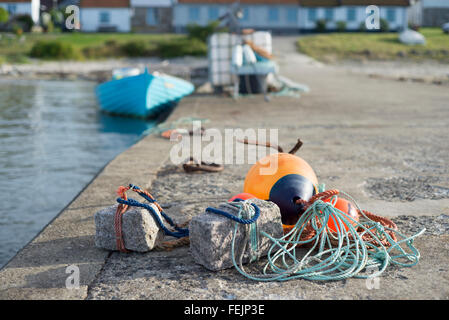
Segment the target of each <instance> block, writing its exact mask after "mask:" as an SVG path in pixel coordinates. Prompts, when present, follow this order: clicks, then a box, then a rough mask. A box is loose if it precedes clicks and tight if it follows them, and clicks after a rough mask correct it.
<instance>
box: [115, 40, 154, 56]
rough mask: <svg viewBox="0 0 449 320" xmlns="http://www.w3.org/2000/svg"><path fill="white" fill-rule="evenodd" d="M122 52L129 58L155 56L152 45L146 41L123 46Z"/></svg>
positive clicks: (134, 41) (135, 41)
mask: <svg viewBox="0 0 449 320" xmlns="http://www.w3.org/2000/svg"><path fill="white" fill-rule="evenodd" d="M120 50H121V52H122V53H123V54H124V55H125V56H128V57H148V56H152V55H154V51H155V50H152V48H151V46H150V44H149V43H148V42H147V41H144V40H133V41H129V42H126V43H125V44H122V45H121V47H120Z"/></svg>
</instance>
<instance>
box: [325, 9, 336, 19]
mask: <svg viewBox="0 0 449 320" xmlns="http://www.w3.org/2000/svg"><path fill="white" fill-rule="evenodd" d="M324 18H325V19H326V20H327V21H332V20H334V9H330V8H326V9H325V10H324Z"/></svg>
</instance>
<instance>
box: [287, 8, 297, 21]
mask: <svg viewBox="0 0 449 320" xmlns="http://www.w3.org/2000/svg"><path fill="white" fill-rule="evenodd" d="M286 10H287V21H288V22H296V21H298V10H296V8H295V9H286Z"/></svg>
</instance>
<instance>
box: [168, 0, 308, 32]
mask: <svg viewBox="0 0 449 320" xmlns="http://www.w3.org/2000/svg"><path fill="white" fill-rule="evenodd" d="M234 2H235V1H234V0H178V4H177V5H176V6H175V8H174V11H173V27H174V29H175V31H177V32H182V31H184V30H185V28H186V26H187V25H188V24H191V23H197V24H200V25H205V24H207V23H208V22H210V21H213V20H216V19H218V18H219V17H220V16H221V15H223V14H225V13H226V12H228V8H229V6H230V5H231V4H232V3H234ZM298 4H299V1H298V0H240V7H241V8H242V13H243V17H242V19H241V20H240V26H241V27H242V28H253V29H263V30H271V31H273V32H276V31H279V32H297V31H298V28H299V19H298V18H299V6H298Z"/></svg>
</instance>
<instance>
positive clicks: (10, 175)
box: [0, 80, 157, 267]
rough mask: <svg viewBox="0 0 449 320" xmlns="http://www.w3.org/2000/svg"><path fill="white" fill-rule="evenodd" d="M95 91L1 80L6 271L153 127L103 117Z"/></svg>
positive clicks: (86, 85) (68, 84)
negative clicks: (100, 173)
mask: <svg viewBox="0 0 449 320" xmlns="http://www.w3.org/2000/svg"><path fill="white" fill-rule="evenodd" d="M95 85H96V83H93V82H83V81H75V82H72V81H37V80H36V81H25V80H0V181H1V184H0V194H1V201H2V206H0V267H1V266H2V265H3V264H4V263H6V262H7V261H8V260H9V259H10V258H11V257H12V256H13V255H14V254H15V253H16V252H17V251H18V250H19V249H20V248H21V247H22V246H23V245H25V244H26V243H27V242H28V241H30V240H31V239H32V238H33V237H34V236H35V235H36V234H37V233H38V232H39V231H40V230H41V229H42V228H43V227H44V226H45V225H46V224H47V223H48V222H49V221H50V220H51V219H52V218H53V217H54V216H55V215H56V214H57V213H58V212H59V211H60V210H62V209H63V208H64V206H65V205H67V203H69V202H70V200H72V199H73V197H74V196H76V194H77V193H78V192H79V191H80V190H81V189H82V188H83V187H84V186H85V185H86V184H87V183H88V182H89V181H90V180H91V179H92V177H93V176H94V175H95V174H96V173H97V172H98V171H99V170H100V169H101V168H102V167H103V166H104V165H105V163H107V162H108V161H110V160H111V159H113V158H114V157H115V156H116V155H117V154H119V153H120V152H122V151H123V150H125V149H127V148H128V147H129V146H131V145H132V144H134V143H135V142H136V141H137V140H138V139H140V137H141V134H142V133H143V132H144V131H146V130H148V129H149V128H151V127H152V126H154V125H155V123H156V121H157V120H151V121H144V120H139V119H129V118H117V117H112V116H109V115H104V114H101V113H100V112H99V111H98V106H97V102H96V99H95V96H94V87H95Z"/></svg>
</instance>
